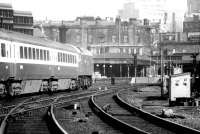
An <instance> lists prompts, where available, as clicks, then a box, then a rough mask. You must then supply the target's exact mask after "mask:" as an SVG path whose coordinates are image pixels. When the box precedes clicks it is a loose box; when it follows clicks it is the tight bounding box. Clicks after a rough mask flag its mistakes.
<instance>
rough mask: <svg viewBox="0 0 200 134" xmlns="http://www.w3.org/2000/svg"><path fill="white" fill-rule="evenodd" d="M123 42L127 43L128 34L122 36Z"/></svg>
mask: <svg viewBox="0 0 200 134" xmlns="http://www.w3.org/2000/svg"><path fill="white" fill-rule="evenodd" d="M124 43H128V36H127V35H125V36H124Z"/></svg>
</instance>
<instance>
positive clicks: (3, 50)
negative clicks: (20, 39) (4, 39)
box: [1, 43, 6, 57]
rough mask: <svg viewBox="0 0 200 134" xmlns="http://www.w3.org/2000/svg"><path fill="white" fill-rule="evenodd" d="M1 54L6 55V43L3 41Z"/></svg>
mask: <svg viewBox="0 0 200 134" xmlns="http://www.w3.org/2000/svg"><path fill="white" fill-rule="evenodd" d="M1 56H2V57H6V45H5V44H4V43H1Z"/></svg>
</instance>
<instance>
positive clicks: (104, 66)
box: [103, 64, 106, 76]
mask: <svg viewBox="0 0 200 134" xmlns="http://www.w3.org/2000/svg"><path fill="white" fill-rule="evenodd" d="M103 75H104V76H106V65H105V64H103Z"/></svg>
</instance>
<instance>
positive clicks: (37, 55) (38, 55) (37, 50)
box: [36, 49, 40, 60]
mask: <svg viewBox="0 0 200 134" xmlns="http://www.w3.org/2000/svg"><path fill="white" fill-rule="evenodd" d="M36 58H37V60H39V59H40V51H39V49H36Z"/></svg>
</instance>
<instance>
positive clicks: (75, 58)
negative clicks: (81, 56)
mask: <svg viewBox="0 0 200 134" xmlns="http://www.w3.org/2000/svg"><path fill="white" fill-rule="evenodd" d="M74 63H75V64H76V56H75V58H74Z"/></svg>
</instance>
